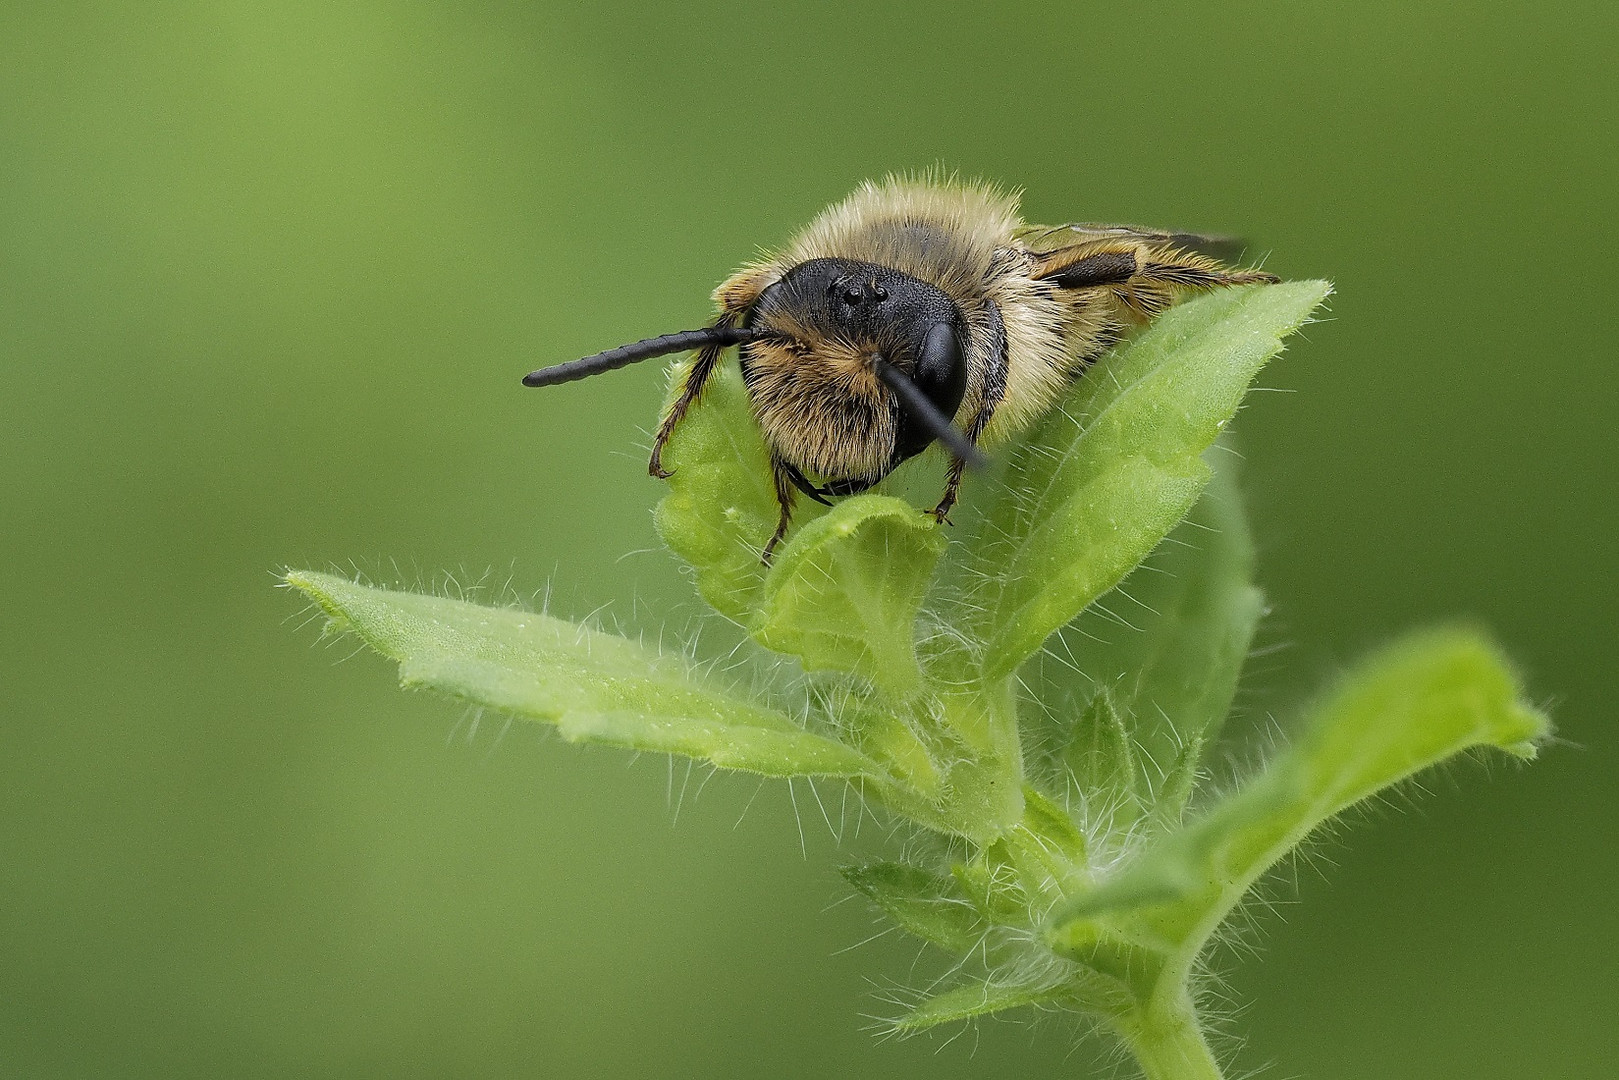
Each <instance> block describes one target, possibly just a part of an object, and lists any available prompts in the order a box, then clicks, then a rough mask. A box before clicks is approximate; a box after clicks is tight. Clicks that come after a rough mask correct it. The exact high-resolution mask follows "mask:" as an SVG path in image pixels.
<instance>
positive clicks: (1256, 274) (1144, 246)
mask: <svg viewBox="0 0 1619 1080" xmlns="http://www.w3.org/2000/svg"><path fill="white" fill-rule="evenodd" d="M1033 277H1034V278H1035V279H1036V280H1038V281H1049V282H1051V283H1052V284H1053V285H1056V286H1057V287H1058V288H1062V289H1095V288H1106V289H1108V290H1109V291H1110V292H1111V293H1112V294H1113V296H1114V297H1115V299H1116V300H1117V301H1118V302H1119V303H1121V304H1123V305H1124V306H1125V307H1126V308H1128V309H1130V310H1131V311H1134V312H1135V313H1136V314H1137V315H1139V316H1141V317H1143V318H1147V319H1151V318H1153V317H1154V316H1156V315H1158V314H1160V313H1161V312H1163V311H1164V310H1165V309H1166V308H1168V307H1169V306H1170V305H1171V304H1173V303H1174V302H1175V294H1176V293H1177V292H1178V291H1181V290H1185V289H1217V288H1220V287H1222V286H1225V285H1257V284H1266V285H1274V284H1276V282H1278V281H1280V280H1281V279H1280V278H1278V277H1277V276H1276V275H1275V274H1267V273H1265V272H1264V271H1262V270H1234V269H1231V268H1230V267H1228V266H1226V265H1225V264H1223V263H1221V262H1219V261H1218V260H1216V259H1212V258H1210V257H1209V256H1207V255H1200V254H1198V253H1197V252H1195V251H1185V250H1182V249H1181V248H1178V247H1175V246H1173V245H1170V244H1153V243H1142V242H1135V243H1103V244H1097V243H1090V244H1076V245H1074V246H1073V247H1066V248H1061V249H1059V250H1057V251H1052V252H1047V253H1045V254H1043V255H1041V256H1040V263H1039V265H1038V266H1037V267H1036V269H1035V271H1034V273H1033Z"/></svg>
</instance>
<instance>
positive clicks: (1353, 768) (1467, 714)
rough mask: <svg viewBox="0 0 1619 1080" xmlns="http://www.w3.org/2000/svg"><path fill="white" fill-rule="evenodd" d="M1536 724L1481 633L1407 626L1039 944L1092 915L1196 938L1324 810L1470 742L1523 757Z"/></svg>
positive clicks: (1160, 936)
mask: <svg viewBox="0 0 1619 1080" xmlns="http://www.w3.org/2000/svg"><path fill="white" fill-rule="evenodd" d="M1549 730H1550V727H1549V724H1548V722H1547V720H1546V718H1545V717H1544V716H1543V715H1542V714H1541V713H1540V712H1538V711H1537V710H1535V709H1534V708H1532V707H1531V706H1529V705H1527V704H1526V703H1524V701H1523V699H1522V696H1521V692H1520V690H1519V688H1518V685H1517V681H1516V679H1515V678H1514V676H1513V674H1512V672H1511V670H1510V668H1509V667H1508V666H1507V664H1506V662H1505V660H1504V659H1503V658H1502V657H1501V655H1500V653H1499V652H1498V651H1497V650H1496V648H1495V647H1494V646H1493V645H1492V644H1491V643H1490V642H1488V641H1487V640H1485V639H1483V638H1481V637H1480V636H1478V635H1477V634H1475V633H1473V632H1471V631H1467V630H1439V631H1430V632H1427V633H1422V634H1416V635H1413V636H1411V637H1408V638H1406V639H1405V640H1403V641H1400V642H1398V643H1396V644H1394V645H1392V646H1389V647H1388V648H1385V649H1383V650H1382V651H1380V652H1378V653H1376V654H1375V655H1373V656H1372V657H1370V658H1369V659H1367V660H1366V661H1364V662H1362V663H1361V664H1360V665H1359V666H1358V667H1357V668H1356V669H1355V670H1354V671H1352V672H1350V673H1349V674H1348V675H1347V676H1346V677H1345V678H1344V679H1343V680H1342V681H1341V682H1340V684H1339V685H1338V687H1337V689H1336V690H1335V691H1334V692H1333V693H1332V694H1331V695H1330V696H1328V697H1327V698H1326V699H1325V700H1324V701H1323V702H1322V703H1321V705H1320V706H1319V707H1318V708H1317V709H1316V711H1315V715H1314V717H1313V720H1312V722H1311V724H1310V725H1309V727H1308V728H1307V730H1306V732H1305V734H1304V735H1303V736H1302V737H1301V738H1300V739H1299V741H1298V742H1297V743H1296V744H1294V745H1293V746H1292V747H1290V748H1289V749H1287V750H1285V751H1283V752H1282V753H1281V754H1279V755H1278V756H1277V757H1276V758H1275V759H1274V760H1273V761H1272V762H1271V763H1270V765H1269V766H1268V767H1267V768H1266V770H1265V771H1264V772H1263V773H1261V774H1260V775H1259V776H1258V777H1256V778H1255V779H1254V780H1253V781H1252V782H1250V783H1249V784H1248V785H1247V786H1246V787H1245V788H1244V789H1242V790H1241V791H1239V792H1237V793H1236V794H1234V795H1232V796H1230V797H1228V798H1227V799H1225V800H1224V801H1223V802H1221V803H1220V804H1219V805H1218V806H1217V807H1216V808H1215V809H1214V810H1213V811H1211V812H1210V813H1209V814H1208V815H1207V816H1206V817H1204V818H1202V819H1201V820H1199V821H1196V822H1193V823H1192V824H1190V825H1188V826H1187V827H1186V828H1184V829H1183V830H1181V831H1180V832H1179V833H1176V834H1173V835H1171V836H1169V837H1167V838H1166V839H1165V840H1164V841H1163V842H1162V843H1161V844H1159V845H1158V846H1157V847H1155V848H1154V849H1153V850H1151V851H1150V852H1148V853H1147V854H1146V855H1145V856H1143V857H1142V859H1141V860H1140V861H1139V862H1137V863H1136V864H1134V865H1133V866H1132V867H1131V868H1130V869H1128V870H1126V871H1125V872H1124V873H1122V874H1121V875H1120V876H1119V877H1118V878H1116V879H1114V880H1113V881H1110V882H1108V883H1106V884H1104V885H1102V886H1101V887H1099V888H1097V889H1096V890H1095V891H1093V892H1091V893H1089V894H1086V895H1083V896H1080V897H1079V898H1078V899H1077V900H1076V901H1074V902H1073V903H1071V904H1070V905H1068V906H1067V908H1066V909H1065V910H1064V911H1063V912H1062V913H1061V914H1060V915H1059V917H1058V918H1057V919H1056V920H1054V923H1053V926H1054V931H1053V943H1054V944H1056V945H1057V946H1058V947H1059V948H1063V947H1068V948H1072V947H1075V946H1084V945H1087V944H1089V943H1090V942H1092V941H1094V940H1095V939H1096V938H1097V937H1098V936H1099V933H1100V932H1101V930H1102V929H1103V928H1104V924H1105V925H1112V926H1115V927H1117V926H1120V925H1127V926H1128V927H1129V928H1130V930H1131V931H1133V934H1132V936H1135V937H1137V939H1138V940H1140V939H1143V938H1145V939H1148V940H1150V941H1152V942H1154V943H1155V944H1156V945H1158V946H1161V947H1164V948H1178V947H1184V946H1190V947H1192V948H1196V947H1199V946H1201V944H1202V942H1203V940H1204V939H1205V938H1206V937H1207V935H1208V934H1209V933H1210V932H1211V931H1212V930H1213V929H1214V927H1215V926H1216V925H1217V924H1218V923H1219V921H1220V920H1221V919H1223V918H1224V917H1225V915H1226V914H1227V913H1228V912H1229V911H1230V910H1231V908H1232V906H1234V905H1235V904H1236V903H1237V902H1238V900H1240V899H1241V897H1242V895H1243V894H1244V893H1245V892H1246V891H1247V889H1248V888H1249V886H1251V885H1252V884H1253V883H1254V881H1255V880H1256V879H1257V878H1258V877H1259V875H1260V874H1262V873H1264V871H1265V870H1267V869H1269V868H1270V867H1271V866H1272V865H1273V864H1274V863H1275V862H1276V861H1277V860H1278V859H1280V858H1281V857H1282V856H1284V855H1285V854H1287V852H1289V851H1290V850H1292V849H1293V848H1294V847H1295V846H1296V845H1298V843H1299V842H1300V841H1302V840H1303V839H1304V838H1305V837H1306V836H1308V835H1309V833H1310V832H1311V831H1312V830H1314V829H1315V828H1316V827H1317V826H1319V825H1320V824H1321V823H1322V822H1324V821H1325V820H1327V819H1328V818H1330V817H1331V816H1333V815H1334V814H1337V813H1339V812H1340V811H1342V810H1344V809H1345V808H1347V807H1349V806H1352V805H1354V804H1355V803H1357V802H1359V801H1361V800H1362V799H1365V798H1367V797H1369V796H1371V795H1374V794H1376V793H1377V792H1379V791H1381V790H1383V789H1384V788H1387V787H1389V786H1390V785H1392V784H1396V783H1398V782H1399V781H1401V780H1403V779H1405V778H1406V777H1408V776H1411V775H1412V774H1413V773H1416V772H1418V771H1420V770H1422V769H1425V768H1427V767H1429V766H1431V765H1434V764H1437V763H1438V762H1441V761H1444V760H1445V759H1446V758H1449V757H1451V756H1453V755H1455V754H1459V753H1461V752H1463V751H1465V750H1468V749H1470V748H1472V747H1477V746H1489V747H1496V748H1499V749H1501V750H1505V751H1506V752H1508V753H1510V754H1513V755H1515V756H1517V757H1522V758H1531V757H1533V756H1534V753H1535V746H1536V743H1537V742H1538V741H1540V740H1542V739H1544V738H1545V737H1546V735H1547V734H1548V733H1549ZM1121 918H1125V923H1123V924H1121V923H1120V921H1119V920H1120V919H1121ZM1099 920H1101V922H1099Z"/></svg>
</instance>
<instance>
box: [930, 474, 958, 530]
mask: <svg viewBox="0 0 1619 1080" xmlns="http://www.w3.org/2000/svg"><path fill="white" fill-rule="evenodd" d="M966 467H967V463H966V462H965V461H962V460H961V459H960V458H954V459H952V460H951V462H950V471H949V472H947V473H946V474H945V478H944V498H942V499H940V500H939V505H938V506H935V507H934V508H933V509H932V510H929V511H928V513H930V514H932V515H933V520H934V521H936V522H938V523H939V524H940V525H954V524H955V522H953V521H951V520H950V509H951V507H953V506H955V505H956V497H957V496H959V495H960V494H961V473H962V470H964V469H965V468H966Z"/></svg>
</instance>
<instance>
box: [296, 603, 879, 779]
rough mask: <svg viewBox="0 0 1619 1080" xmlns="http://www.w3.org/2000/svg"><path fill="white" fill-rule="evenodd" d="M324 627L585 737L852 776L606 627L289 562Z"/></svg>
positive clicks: (413, 679) (777, 716)
mask: <svg viewBox="0 0 1619 1080" xmlns="http://www.w3.org/2000/svg"><path fill="white" fill-rule="evenodd" d="M286 580H287V583H288V584H289V585H292V586H294V587H296V588H298V589H300V590H302V591H303V592H304V593H305V594H306V595H308V596H309V597H310V598H311V599H312V600H314V601H315V602H316V603H317V604H319V605H320V607H321V609H322V610H323V611H325V613H326V614H327V615H328V616H329V617H330V618H331V620H332V622H333V624H334V626H335V628H337V629H341V630H347V631H351V632H353V633H354V634H356V635H358V636H359V637H360V638H361V640H363V641H364V642H365V643H366V644H368V645H370V646H371V647H372V648H373V649H376V650H377V651H378V652H380V653H382V654H383V655H384V656H387V657H391V658H392V659H394V660H397V661H398V662H399V679H400V682H401V683H402V684H403V685H405V686H426V687H431V688H432V689H435V690H439V691H442V692H444V693H447V694H452V695H454V696H456V697H458V698H462V699H464V700H466V701H471V702H475V703H477V704H479V705H487V706H490V707H492V708H497V709H503V710H506V711H508V712H512V713H515V714H516V715H518V716H521V717H525V718H527V719H530V720H540V721H544V722H546V723H550V724H554V725H556V728H557V730H558V731H559V732H560V733H561V734H562V737H563V738H565V739H568V740H569V741H573V742H597V743H606V744H608V745H612V746H621V747H627V748H629V749H633V750H653V751H659V752H663V753H670V754H681V755H684V756H686V757H692V758H696V759H698V760H700V761H707V762H709V763H711V764H713V765H717V766H720V767H722V768H727V769H741V770H745V771H748V772H756V773H764V774H766V775H769V776H802V775H813V776H849V777H853V776H863V775H868V774H870V775H873V776H875V775H877V772H878V770H877V769H876V768H875V766H873V764H872V763H871V762H870V761H869V760H868V759H867V758H866V757H865V756H864V755H862V754H859V753H858V752H856V751H854V750H852V749H850V748H849V747H847V746H844V745H843V744H841V743H838V742H835V741H834V740H832V739H828V738H824V737H822V736H820V735H816V734H814V733H812V732H809V731H805V730H804V729H802V728H800V727H798V726H797V725H795V724H794V723H793V722H792V721H791V720H790V719H788V718H787V717H786V716H784V715H782V714H781V713H779V712H776V711H775V710H772V709H770V708H768V707H766V706H764V705H761V704H759V703H757V702H755V701H752V700H750V699H749V698H747V697H745V696H743V695H741V694H739V693H737V692H736V691H734V690H731V689H730V688H727V687H724V686H720V685H718V684H716V683H715V682H714V681H713V680H712V679H709V678H705V677H703V676H701V675H699V674H698V673H696V672H694V671H692V670H690V669H689V668H688V667H687V666H686V665H685V664H684V663H683V662H682V661H681V660H679V659H678V658H674V657H669V656H666V655H663V654H660V653H658V652H655V651H654V650H652V649H648V648H646V647H645V646H642V645H640V644H638V643H637V642H634V641H630V640H628V639H626V638H622V637H619V636H617V635H616V634H608V633H604V632H602V631H600V630H593V629H590V628H588V627H584V626H579V625H577V624H575V623H570V622H567V621H565V620H563V619H556V618H552V617H550V616H548V615H540V614H536V613H534V612H531V611H520V610H517V609H514V608H491V607H482V606H479V605H477V604H469V603H465V602H463V601H460V600H450V599H446V598H444V597H438V596H424V595H422V594H420V593H409V592H395V591H392V590H387V589H374V588H370V587H368V586H365V585H358V584H356V583H354V582H352V581H349V580H347V579H345V578H341V577H335V576H333V575H330V574H317V573H311V572H308V571H295V572H293V573H289V574H288V575H287V576H286Z"/></svg>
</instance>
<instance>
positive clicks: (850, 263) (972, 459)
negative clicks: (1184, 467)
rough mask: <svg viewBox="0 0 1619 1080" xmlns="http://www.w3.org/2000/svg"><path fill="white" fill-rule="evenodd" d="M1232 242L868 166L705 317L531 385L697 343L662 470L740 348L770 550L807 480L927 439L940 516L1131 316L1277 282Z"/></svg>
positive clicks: (841, 485)
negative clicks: (1040, 207) (970, 471)
mask: <svg viewBox="0 0 1619 1080" xmlns="http://www.w3.org/2000/svg"><path fill="white" fill-rule="evenodd" d="M1226 246H1229V242H1226V241H1220V240H1218V239H1216V238H1210V237H1203V236H1197V235H1193V234H1190V233H1176V232H1163V231H1159V230H1155V229H1143V228H1138V227H1136V226H1132V225H1094V224H1075V225H1058V226H1054V227H1045V226H1035V225H1025V224H1024V223H1023V222H1022V221H1021V220H1019V217H1018V206H1017V196H1016V195H1012V194H1007V193H1004V192H1002V191H1001V190H999V189H997V188H995V187H992V186H990V185H987V184H978V183H975V184H963V183H957V182H953V181H934V180H905V179H901V178H897V177H890V178H888V179H886V180H884V181H882V182H881V183H875V182H869V181H868V182H867V183H866V184H864V185H862V186H861V187H860V189H859V190H857V191H855V192H854V194H852V195H850V196H849V197H848V198H847V199H845V200H844V201H842V202H840V203H838V204H836V205H834V206H832V207H831V208H829V209H827V210H826V211H824V212H823V213H822V214H821V215H820V216H819V217H817V218H816V219H815V220H814V221H813V222H811V223H810V225H809V226H808V227H807V228H805V229H804V230H803V231H802V232H800V233H799V234H798V235H797V236H796V237H794V238H793V239H792V240H791V241H790V242H789V243H788V244H787V246H786V248H784V249H783V250H782V251H781V252H780V253H779V254H773V255H769V256H767V257H765V258H762V259H760V260H759V261H758V262H755V263H753V264H751V265H749V266H746V267H744V268H742V269H741V270H739V271H737V272H736V273H735V274H733V275H732V276H731V277H729V278H727V279H726V280H725V281H724V282H723V283H721V284H720V286H719V288H718V289H716V290H715V291H714V301H715V303H716V304H717V305H718V309H719V314H718V317H717V318H716V319H715V320H714V322H713V324H712V325H709V326H705V327H703V328H702V329H699V330H686V331H682V332H680V333H675V334H665V335H664V336H662V337H655V338H648V339H647V340H645V341H639V342H636V343H635V344H633V345H623V346H620V347H619V348H616V349H609V350H607V351H606V352H602V353H597V354H596V355H594V356H588V357H585V358H584V359H583V360H575V361H572V362H570V363H566V364H559V365H557V366H555V367H549V368H543V369H541V370H539V371H535V372H533V373H531V374H529V375H527V376H525V377H524V379H523V382H524V384H526V385H528V386H549V385H551V384H553V383H561V382H569V381H571V380H574V379H581V378H584V377H585V376H588V375H595V374H598V373H600V372H603V371H611V370H613V369H615V368H619V367H623V366H624V365H626V364H632V363H635V362H637V361H640V360H648V359H651V358H652V357H657V356H666V355H668V354H670V353H679V352H687V351H696V353H697V357H696V360H695V361H694V362H693V363H692V365H691V367H690V369H689V370H688V371H687V372H686V375H685V379H684V382H683V383H682V384H681V387H680V391H679V393H678V394H676V395H675V397H674V400H673V402H672V403H671V404H670V406H669V408H668V411H667V412H666V413H665V415H664V417H663V420H662V423H661V424H660V425H659V427H658V432H657V435H656V437H655V438H654V439H653V443H652V460H651V462H650V463H649V465H648V471H649V472H650V473H651V474H652V475H653V476H655V477H658V478H660V479H666V478H667V477H669V476H670V475H671V474H670V473H669V472H667V471H666V470H665V469H664V468H663V464H662V457H663V450H664V446H665V445H666V444H667V443H668V441H669V438H670V435H671V434H672V433H673V432H674V430H675V428H676V427H677V426H678V425H679V424H680V422H681V420H682V418H684V417H685V415H686V413H687V411H688V410H690V408H691V407H692V405H693V404H694V403H695V402H696V401H697V400H698V399H699V398H700V397H701V396H702V393H703V387H704V386H705V385H706V384H707V382H708V380H709V378H710V376H712V375H713V373H714V370H715V367H716V366H717V365H718V364H719V362H720V358H721V356H722V355H723V353H724V351H725V350H726V349H727V348H729V347H731V346H733V345H734V346H737V347H738V358H739V362H740V364H741V368H742V379H743V382H744V384H745V385H746V387H747V392H748V398H749V401H750V402H751V404H752V408H753V415H754V417H755V419H756V420H757V422H758V424H759V428H760V431H761V432H762V434H763V436H764V442H765V445H766V446H767V447H768V449H769V452H770V463H771V468H772V470H773V471H774V476H775V489H776V501H777V503H778V504H779V506H780V509H781V516H780V519H779V522H778V524H777V526H776V531H775V535H773V536H772V537H771V538H770V542H769V543H768V544H766V545H765V548H764V552H763V558H764V561H765V562H767V563H768V562H769V561H770V558H771V555H772V553H773V552H774V551H775V549H776V546H777V545H778V544H780V543H781V541H782V538H783V537H784V536H786V534H787V527H788V525H789V523H790V522H791V520H792V513H793V502H794V498H795V496H796V494H798V493H802V494H804V495H806V496H808V497H809V498H811V499H814V500H815V501H817V502H820V503H827V502H828V500H829V499H832V498H836V497H839V496H844V495H853V494H856V493H858V492H862V491H865V490H867V489H868V488H870V487H871V486H872V485H874V484H876V483H877V482H878V481H880V480H882V479H883V478H884V477H885V476H887V475H888V474H889V473H890V472H891V471H892V470H893V469H894V467H895V466H897V465H899V464H900V463H901V462H903V461H905V460H906V459H908V458H911V457H914V456H915V455H916V454H918V453H920V452H921V451H922V450H924V449H925V448H926V447H928V446H929V445H931V444H932V443H934V442H935V441H937V442H939V443H941V444H943V446H944V448H945V450H946V452H947V454H948V455H949V458H950V464H949V467H948V470H947V473H946V478H945V487H944V494H943V497H942V498H940V500H939V502H938V505H936V506H935V507H933V509H932V511H931V513H932V514H933V516H934V517H935V518H936V519H937V520H939V521H941V522H943V521H946V520H948V518H947V515H948V514H949V513H950V509H951V507H953V506H954V505H955V503H956V498H957V495H958V492H959V490H960V487H961V481H962V472H963V469H964V468H966V467H967V466H968V465H971V464H977V463H978V462H979V461H980V460H981V454H980V452H979V450H978V448H979V447H981V446H982V447H992V446H994V445H996V444H998V443H1002V442H1005V441H1006V440H1008V439H1010V438H1012V437H1013V436H1014V435H1016V434H1017V433H1018V432H1020V431H1022V430H1023V429H1024V428H1026V427H1027V426H1028V425H1030V424H1031V423H1032V422H1033V421H1034V420H1036V419H1037V418H1038V417H1040V416H1041V415H1042V414H1043V413H1045V412H1046V411H1047V410H1048V409H1049V408H1051V406H1052V405H1053V403H1054V402H1055V401H1056V399H1057V397H1058V395H1059V394H1061V393H1062V390H1063V388H1064V387H1065V386H1066V385H1067V384H1068V383H1069V382H1070V380H1072V379H1074V378H1075V377H1077V376H1079V375H1080V374H1082V373H1083V372H1084V371H1085V369H1086V368H1087V367H1089V366H1090V365H1091V364H1092V363H1093V362H1094V361H1095V360H1096V359H1097V358H1098V357H1099V356H1101V355H1102V354H1103V353H1104V352H1105V351H1106V350H1107V349H1108V348H1110V347H1111V346H1112V345H1114V344H1115V343H1116V342H1117V341H1118V340H1119V339H1120V337H1121V336H1123V335H1124V334H1125V333H1126V332H1128V331H1129V330H1130V329H1131V328H1133V327H1136V326H1140V325H1143V324H1145V323H1147V322H1149V321H1150V320H1152V319H1153V318H1154V317H1155V316H1157V315H1158V314H1159V313H1160V312H1162V311H1164V310H1165V309H1166V308H1168V307H1169V306H1170V305H1171V304H1173V303H1175V301H1176V300H1177V299H1179V298H1181V297H1182V296H1184V295H1186V294H1188V293H1190V292H1195V291H1197V290H1206V289H1214V288H1218V287H1221V286H1225V285H1246V284H1253V283H1259V282H1265V283H1273V282H1275V281H1277V280H1278V279H1277V278H1276V277H1274V276H1273V275H1271V274H1266V273H1263V272H1261V271H1258V270H1243V269H1234V268H1232V267H1229V266H1227V265H1226V264H1225V263H1223V262H1222V261H1220V257H1219V256H1220V255H1221V254H1222V251H1221V249H1222V248H1223V247H1226ZM817 481H818V482H817Z"/></svg>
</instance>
